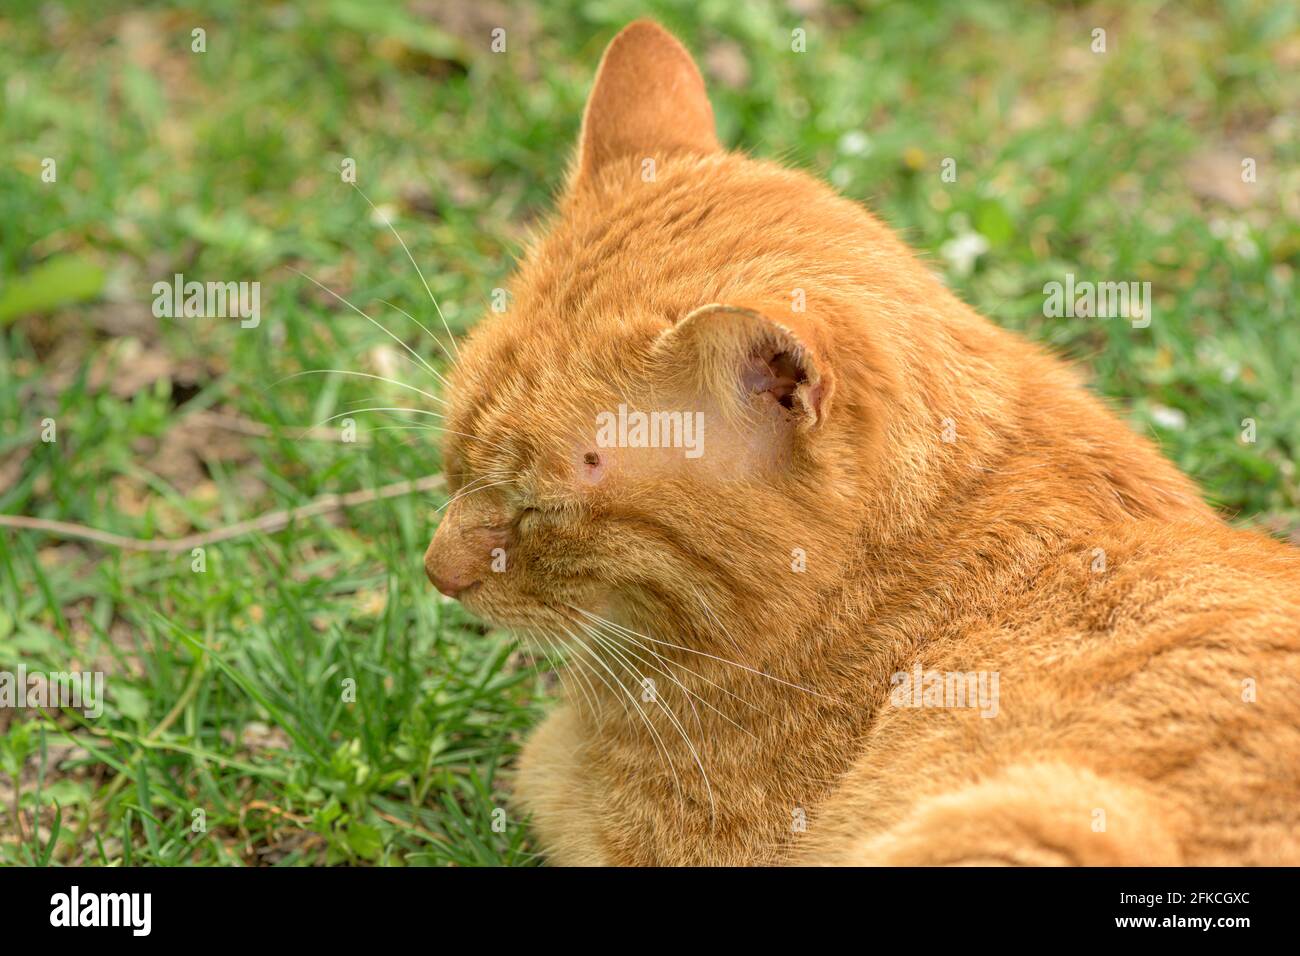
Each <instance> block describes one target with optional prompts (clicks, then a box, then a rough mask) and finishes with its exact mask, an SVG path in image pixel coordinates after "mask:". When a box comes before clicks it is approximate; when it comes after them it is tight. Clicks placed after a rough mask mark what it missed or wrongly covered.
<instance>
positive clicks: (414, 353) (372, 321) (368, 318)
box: [290, 266, 442, 379]
mask: <svg viewBox="0 0 1300 956" xmlns="http://www.w3.org/2000/svg"><path fill="white" fill-rule="evenodd" d="M290 268H293V267H292V266H290ZM293 271H294V272H296V273H298V275H300V276H302V277H303V278H304V279H306V280H307V281H308V282H310V283H311V284H312V285H314V286H316V287H317V288H318V289H321V290H322V291H324V292H328V293H329V294H330V295H332V296H334V298H336V299H338V300H339V301H340V302H342V303H343V304H344V305H346V306H347V307H348V308H349V309H351V310H352V311H353V312H355V313H356V314H357V315H359V316H361V317H362V318H363V319H365V320H366V321H367V322H369V323H370V324H371V325H373V326H374V327H375V328H377V329H379V331H381V332H383V333H384V334H385V335H387V336H388V337H389V338H390V339H392V340H393V341H394V342H396V343H397V344H398V345H400V346H401V347H402V348H404V349H406V351H407V352H409V353H410V354H411V357H412V358H414V359H415V360H416V361H417V362H419V363H420V364H421V365H423V366H424V367H425V369H427V370H428V371H429V373H430V374H431V375H433V377H434V378H439V379H441V378H442V376H440V375H439V374H438V370H437V369H435V368H434V367H433V366H432V365H430V364H429V363H428V362H427V361H426V360H425V358H424V356H422V355H421V354H420V353H419V352H417V351H415V349H413V348H411V347H410V346H409V345H407V344H406V343H405V342H403V341H402V340H401V339H400V338H398V337H397V336H396V335H394V334H393V333H392V332H390V331H388V329H387V328H386V327H385V326H384V324H383V323H382V322H379V321H378V320H376V319H374V318H373V317H371V316H370V315H367V314H366V313H365V312H363V311H361V310H360V309H358V308H357V307H356V306H355V305H353V304H352V303H351V302H349V301H348V300H347V299H345V298H343V296H341V295H339V294H338V293H337V292H335V291H334V290H333V289H331V288H330V287H329V286H327V285H324V284H322V283H320V282H317V281H316V280H315V279H313V278H312V277H311V276H309V275H307V273H305V272H303V271H302V270H301V269H294V270H293Z"/></svg>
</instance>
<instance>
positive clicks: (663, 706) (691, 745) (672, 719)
mask: <svg viewBox="0 0 1300 956" xmlns="http://www.w3.org/2000/svg"><path fill="white" fill-rule="evenodd" d="M588 633H589V634H590V635H591V637H592V639H593V640H595V641H596V643H597V644H599V645H600V646H601V647H603V648H605V650H607V651H609V652H610V653H611V654H613V655H614V656H615V657H616V658H618V659H619V660H620V661H621V662H622V664H623V666H624V667H625V668H627V670H628V672H629V673H630V674H631V675H632V677H633V679H634V680H636V681H638V682H639V683H640V684H641V685H642V686H643V687H644V686H645V683H646V681H647V678H646V676H645V675H644V674H642V673H641V672H640V671H639V670H637V668H636V666H635V665H634V664H633V663H632V662H631V661H629V660H628V659H627V657H626V656H625V655H624V654H623V652H622V651H620V650H619V649H618V647H617V646H616V645H615V644H614V642H613V641H610V640H607V639H605V638H602V637H601V636H600V635H599V634H598V633H597V632H595V631H593V630H588ZM651 685H652V689H651V692H650V699H651V701H652V702H653V703H654V704H656V705H657V706H658V707H659V709H660V710H662V711H663V712H664V716H666V717H667V718H668V721H669V723H670V724H672V726H673V729H675V730H676V731H677V733H678V735H679V736H680V737H681V738H682V741H683V742H684V743H685V744H686V749H687V750H689V751H690V753H691V758H692V759H693V760H694V761H695V766H696V767H697V768H698V769H699V771H700V777H701V778H702V779H703V780H704V791H705V793H706V794H708V797H709V820H710V822H714V821H716V819H717V806H716V805H715V804H714V802H713V785H712V784H711V783H710V782H709V775H708V773H707V772H706V771H705V769H704V760H703V759H702V758H701V757H700V752H699V750H697V749H696V747H695V742H694V741H692V740H691V735H690V734H688V733H687V732H686V728H685V727H683V726H682V722H681V720H679V719H678V717H677V713H676V712H675V711H674V710H673V709H672V707H670V706H669V705H668V703H667V701H665V700H664V699H663V695H662V694H660V693H658V692H657V691H655V690H654V689H653V681H652V682H651ZM687 700H690V698H689V697H688V698H687ZM692 708H694V705H692ZM698 720H699V714H698V713H697V714H696V721H697V722H698Z"/></svg>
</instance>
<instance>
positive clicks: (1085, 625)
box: [819, 521, 1300, 864]
mask: <svg viewBox="0 0 1300 956" xmlns="http://www.w3.org/2000/svg"><path fill="white" fill-rule="evenodd" d="M962 627H963V629H964V632H963V634H962V637H961V639H960V640H956V639H953V640H948V639H945V638H944V637H942V636H940V637H939V638H937V639H936V640H934V641H932V642H928V643H924V644H923V645H922V647H921V650H920V651H919V653H918V655H917V657H916V659H915V660H913V661H908V662H906V664H905V665H904V666H903V668H902V670H901V673H900V678H901V679H902V681H903V683H904V684H905V685H906V684H907V683H908V682H909V681H913V680H916V679H918V678H919V679H921V680H922V682H923V683H924V682H925V681H926V680H928V681H930V682H932V683H933V684H934V685H935V691H936V692H935V696H934V697H933V699H932V700H927V699H926V698H925V696H924V693H925V689H926V686H929V685H928V684H926V685H925V686H922V687H921V688H920V689H919V690H916V691H915V692H914V693H903V694H896V695H894V696H893V697H892V698H891V700H890V701H888V702H886V703H885V704H884V706H882V707H881V709H880V712H879V714H878V716H877V719H876V721H875V722H874V725H873V728H872V731H871V733H870V735H869V736H868V738H867V740H866V741H865V742H864V748H863V752H862V754H861V755H860V756H859V758H858V759H857V761H856V763H855V766H854V769H853V770H852V771H851V772H850V773H848V774H847V775H846V777H845V779H844V781H843V783H842V785H841V786H840V787H839V788H838V792H837V794H836V795H835V796H834V797H833V798H832V799H831V800H830V801H829V803H828V806H827V807H826V810H825V815H824V818H823V822H824V826H825V828H826V831H825V832H826V833H828V834H841V835H847V832H848V831H854V832H856V833H857V834H859V835H860V836H861V838H863V839H870V838H871V835H872V834H882V833H894V832H896V831H897V830H898V828H899V827H900V826H905V825H906V822H905V821H906V820H907V817H908V814H909V813H912V814H915V812H916V808H917V807H918V806H925V805H926V800H927V797H928V796H930V795H939V794H945V793H948V794H951V793H952V792H953V791H954V789H955V788H957V789H958V792H960V788H962V787H965V788H967V789H968V790H969V791H970V792H971V793H975V792H979V791H981V790H983V791H987V792H988V793H997V794H998V796H997V797H996V802H997V804H998V805H1000V806H1003V807H1004V811H1003V813H1004V815H1006V814H1012V815H1014V814H1013V811H1012V810H1010V809H1006V808H1010V807H1013V806H1014V803H1015V800H1016V799H1017V796H1016V793H1017V790H1018V789H1028V790H1029V791H1035V790H1037V789H1038V788H1041V787H1042V786H1046V785H1048V784H1049V783H1050V784H1051V786H1053V787H1059V788H1060V790H1061V796H1060V799H1059V803H1060V805H1058V806H1055V807H1053V806H1050V803H1051V801H1048V800H1046V799H1045V797H1044V795H1043V794H1042V793H1041V792H1039V793H1038V796H1037V797H1033V798H1032V799H1029V798H1027V801H1026V803H1027V806H1029V807H1031V808H1032V809H1030V810H1028V811H1026V812H1028V813H1030V817H1031V819H1030V820H1029V822H1028V823H1027V824H1026V823H1025V821H1020V823H1018V824H1017V826H1020V825H1022V824H1023V825H1026V826H1029V827H1030V829H1034V828H1045V829H1044V832H1047V833H1050V834H1052V835H1051V836H1050V837H1046V838H1045V840H1046V842H1048V843H1051V842H1052V841H1053V840H1056V841H1058V842H1059V843H1060V845H1062V846H1067V847H1074V849H1072V850H1071V851H1070V854H1071V855H1070V856H1069V859H1071V860H1073V861H1074V862H1110V863H1135V862H1140V863H1152V862H1167V863H1173V862H1181V863H1199V864H1212V863H1242V862H1247V863H1250V862H1255V863H1260V862H1275V863H1277V862H1286V861H1290V862H1300V838H1297V836H1296V834H1297V832H1300V555H1297V553H1296V551H1295V549H1293V548H1289V547H1287V546H1285V545H1283V544H1281V543H1280V542H1277V541H1274V540H1272V539H1270V538H1268V537H1266V536H1264V535H1261V534H1257V533H1254V532H1249V531H1244V530H1239V529H1234V528H1231V527H1228V526H1227V525H1224V524H1222V523H1206V522H1199V521H1198V522H1189V523H1186V524H1182V523H1177V522H1175V523H1169V522H1160V521H1129V522H1123V523H1116V524H1112V525H1107V526H1103V527H1099V528H1094V529H1091V530H1089V531H1088V532H1087V533H1081V534H1080V535H1078V536H1077V537H1075V538H1073V539H1071V540H1068V541H1066V542H1064V544H1063V546H1062V547H1061V548H1060V550H1059V551H1058V552H1057V553H1056V554H1055V556H1054V557H1053V558H1052V559H1051V560H1050V561H1048V562H1046V563H1045V564H1044V565H1043V567H1042V568H1041V570H1040V571H1039V573H1037V574H1035V575H1030V576H1026V577H1025V578H1023V579H1022V580H1021V581H1020V582H1018V583H1017V585H1016V586H1015V587H1014V593H1004V594H1003V595H1002V596H1001V600H1000V601H999V603H998V611H997V612H996V613H995V614H994V615H992V616H990V617H989V618H988V619H987V620H986V621H985V622H984V623H983V624H982V625H980V626H978V627H975V628H973V629H972V626H971V623H970V621H969V620H967V621H964V622H963V623H962ZM902 674H906V675H907V676H906V677H902V676H901V675H902ZM945 681H946V682H947V694H948V696H945V691H944V690H943V689H942V688H941V687H940V685H941V684H942V682H945ZM981 681H983V683H982V684H981V683H980V682H981ZM957 684H961V685H962V686H964V687H966V688H968V689H969V691H970V693H969V694H968V695H967V697H968V698H970V699H967V700H964V701H954V700H952V699H950V697H951V690H952V688H953V687H954V686H956V685H957ZM977 692H978V694H977ZM900 762H906V764H908V765H911V766H918V767H926V768H927V770H926V772H925V774H924V775H918V776H914V777H907V776H906V775H903V776H900V774H899V773H898V767H899V765H900ZM1063 767H1068V768H1072V769H1071V771H1070V773H1078V774H1081V775H1084V776H1085V777H1086V782H1081V783H1079V784H1078V785H1077V786H1076V787H1075V788H1074V790H1073V791H1072V790H1071V789H1070V785H1069V783H1068V780H1069V774H1065V773H1064V771H1063V770H1062V769H1061V768H1063ZM1045 768H1050V769H1045ZM1022 778H1023V780H1022ZM1081 779H1082V778H1081ZM1062 780H1065V781H1067V782H1066V783H1061V782H1060V781H1062ZM900 781H906V782H905V784H904V785H902V786H900ZM1008 781H1012V782H1011V783H1008ZM1016 781H1021V782H1016ZM1135 794H1136V796H1134V795H1135ZM945 799H947V798H945ZM1035 800H1038V801H1039V802H1038V803H1035V802H1034V801H1035ZM1125 801H1128V802H1129V805H1130V806H1131V805H1132V803H1133V801H1137V802H1138V803H1141V804H1143V805H1144V806H1146V807H1147V809H1144V810H1143V811H1142V813H1143V815H1150V816H1151V817H1152V818H1153V821H1151V822H1150V825H1151V826H1156V823H1155V822H1154V818H1157V817H1163V818H1164V820H1163V824H1165V825H1169V824H1170V823H1171V821H1174V820H1178V821H1179V825H1178V826H1177V827H1172V828H1171V832H1175V833H1177V835H1178V838H1177V839H1176V840H1173V839H1171V841H1170V842H1169V845H1168V847H1167V853H1166V855H1164V856H1155V857H1141V856H1139V857H1135V858H1133V859H1125V858H1123V857H1114V858H1112V857H1110V856H1104V855H1103V856H1101V857H1100V858H1097V859H1091V858H1089V856H1088V853H1089V852H1092V851H1094V850H1097V849H1099V848H1103V847H1104V848H1105V850H1106V852H1110V851H1111V850H1113V849H1114V847H1115V846H1116V844H1115V843H1114V841H1111V842H1110V843H1105V842H1104V841H1098V840H1095V839H1092V837H1095V832H1094V831H1095V828H1096V826H1097V821H1098V820H1100V821H1102V824H1101V825H1102V826H1103V827H1104V826H1105V822H1104V821H1105V820H1106V819H1107V818H1106V813H1107V804H1108V802H1109V803H1110V804H1112V805H1114V806H1119V805H1120V804H1124V803H1125ZM1112 809H1113V807H1112ZM1130 815H1131V816H1136V815H1137V813H1136V812H1133V813H1131V814H1130ZM1129 823H1130V826H1132V825H1134V821H1133V820H1130V821H1129ZM990 825H992V824H990ZM1076 828H1077V829H1076ZM1076 837H1077V839H1078V842H1077V844H1076V843H1075V842H1074V841H1075V839H1076ZM878 839H883V837H881V838H878ZM819 842H820V841H819ZM873 845H875V844H873ZM868 855H870V854H868ZM895 862H897V861H895Z"/></svg>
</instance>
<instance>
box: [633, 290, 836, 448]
mask: <svg viewBox="0 0 1300 956" xmlns="http://www.w3.org/2000/svg"><path fill="white" fill-rule="evenodd" d="M828 351H829V349H828V346H827V342H826V340H825V337H824V336H823V334H822V333H821V330H820V329H819V328H818V326H817V325H816V324H815V323H814V322H811V321H809V320H808V318H807V317H806V315H804V314H800V313H796V312H793V311H791V310H790V309H789V308H788V307H787V308H782V307H780V306H777V307H773V306H771V305H770V304H767V303H758V304H744V305H739V304H736V305H722V304H714V305H705V306H701V307H700V308H698V309H695V310H694V311H693V312H691V313H689V314H688V315H686V316H685V317H683V318H682V319H681V320H679V321H678V322H677V323H676V324H675V325H673V326H672V327H671V328H669V329H667V330H665V331H664V332H663V333H662V334H661V335H660V338H659V340H658V342H656V343H655V353H656V358H657V360H658V362H659V363H660V365H661V368H662V369H663V378H664V379H666V383H672V384H674V385H675V386H676V387H678V388H685V389H690V390H694V391H696V392H699V393H702V394H708V395H711V396H713V397H714V398H715V399H716V400H717V401H718V402H719V403H720V404H721V406H722V408H723V410H724V411H728V410H729V411H735V412H739V413H741V414H742V415H751V414H752V413H754V412H757V413H758V414H759V416H761V417H763V418H766V419H767V420H768V421H777V422H780V423H784V424H787V425H791V426H793V427H794V428H796V429H797V430H798V431H801V432H808V431H811V430H813V429H815V428H818V427H819V426H821V425H822V424H823V423H824V422H825V421H826V418H827V415H828V414H829V413H830V409H831V400H832V398H833V394H834V390H835V377H834V375H833V373H832V371H831V369H830V366H829V362H828Z"/></svg>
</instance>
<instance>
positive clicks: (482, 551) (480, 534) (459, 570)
mask: <svg viewBox="0 0 1300 956" xmlns="http://www.w3.org/2000/svg"><path fill="white" fill-rule="evenodd" d="M455 510H456V509H455V508H454V507H453V509H452V511H453V512H455ZM509 542H510V535H509V533H508V532H507V531H506V530H504V529H501V528H495V527H483V526H475V525H472V524H471V525H467V524H466V522H465V521H464V520H463V518H462V516H461V515H460V514H459V513H449V514H448V515H446V516H445V517H444V518H443V520H442V523H441V524H440V525H439V526H438V530H437V532H436V533H435V534H434V536H433V540H432V541H431V542H429V550H428V551H426V552H425V553H424V573H425V574H427V575H428V576H429V580H430V581H431V582H433V586H434V587H435V588H437V589H438V590H439V591H441V592H442V593H443V594H445V595H447V597H449V598H459V597H461V596H462V595H464V594H465V592H466V591H469V590H471V589H472V588H473V587H475V586H476V585H479V584H482V583H483V578H484V577H485V576H486V574H487V572H488V571H489V570H490V569H491V568H492V567H493V561H494V559H495V558H496V557H497V556H498V555H504V549H505V548H506V547H507V545H508V544H509Z"/></svg>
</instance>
